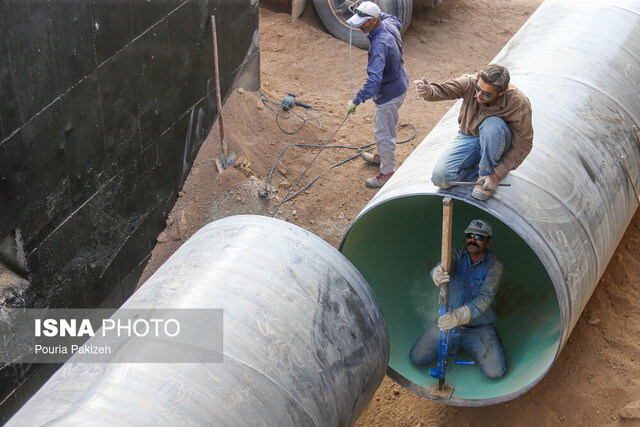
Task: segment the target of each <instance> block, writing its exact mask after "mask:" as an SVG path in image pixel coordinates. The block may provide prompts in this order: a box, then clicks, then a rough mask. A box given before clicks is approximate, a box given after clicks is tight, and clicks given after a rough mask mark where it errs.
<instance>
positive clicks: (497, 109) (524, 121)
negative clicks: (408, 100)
mask: <svg viewBox="0 0 640 427" xmlns="http://www.w3.org/2000/svg"><path fill="white" fill-rule="evenodd" d="M509 80H510V76H509V70H507V68H506V67H503V66H501V65H497V64H489V65H487V66H486V67H484V68H483V69H482V70H481V71H480V72H478V73H476V74H474V75H468V74H465V75H463V76H460V77H458V78H456V79H451V80H447V81H446V82H444V83H429V82H428V81H427V80H425V79H424V78H423V79H422V80H416V81H415V82H414V83H415V87H416V92H417V93H418V95H419V96H421V97H422V98H424V99H425V100H427V101H443V100H451V99H458V98H462V99H463V101H462V107H461V108H460V114H459V116H458V122H459V123H460V131H459V132H458V135H457V136H456V137H455V139H454V140H453V143H452V144H449V145H447V147H446V148H445V149H444V151H443V152H442V154H441V155H440V157H439V158H438V160H437V162H436V165H435V166H434V168H433V172H432V176H431V180H432V181H433V183H434V184H435V185H437V186H438V187H441V188H449V187H451V185H452V184H450V183H452V182H456V181H466V182H472V181H475V180H476V176H477V177H478V178H477V181H476V182H477V184H476V185H475V186H474V188H473V192H472V193H471V196H472V197H474V198H476V199H478V200H487V199H489V198H490V197H491V196H492V195H493V192H494V190H495V189H496V188H497V187H498V184H499V183H500V180H501V179H502V178H504V177H505V176H506V175H507V174H508V173H509V171H511V170H513V169H515V168H517V167H518V166H520V164H521V163H522V161H523V160H524V159H525V157H527V155H528V154H529V152H530V151H531V148H532V147H533V127H532V125H531V103H530V102H529V99H528V98H527V97H526V96H525V95H524V94H523V93H522V92H521V91H520V90H519V89H518V88H517V87H515V86H513V85H510V84H509Z"/></svg>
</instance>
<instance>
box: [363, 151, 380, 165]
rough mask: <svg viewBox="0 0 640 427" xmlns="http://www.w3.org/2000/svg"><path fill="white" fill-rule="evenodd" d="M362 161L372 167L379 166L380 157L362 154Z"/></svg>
mask: <svg viewBox="0 0 640 427" xmlns="http://www.w3.org/2000/svg"><path fill="white" fill-rule="evenodd" d="M362 159H363V160H364V161H365V162H367V163H371V164H372V165H379V164H380V155H379V154H375V155H374V154H371V153H362Z"/></svg>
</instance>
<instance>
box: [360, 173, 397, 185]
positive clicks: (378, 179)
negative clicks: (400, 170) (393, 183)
mask: <svg viewBox="0 0 640 427" xmlns="http://www.w3.org/2000/svg"><path fill="white" fill-rule="evenodd" d="M392 176H393V172H391V173H388V174H386V175H383V174H382V173H379V174H378V176H374V177H372V178H367V180H366V181H365V182H364V183H365V184H366V185H367V187H369V188H380V187H382V186H383V185H385V184H386V183H387V181H389V178H391V177H392Z"/></svg>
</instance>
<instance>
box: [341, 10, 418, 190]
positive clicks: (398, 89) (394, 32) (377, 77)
mask: <svg viewBox="0 0 640 427" xmlns="http://www.w3.org/2000/svg"><path fill="white" fill-rule="evenodd" d="M347 23H348V24H349V25H351V26H352V27H355V28H359V29H360V30H361V31H362V32H363V33H365V34H368V35H367V38H369V62H368V64H367V74H368V75H369V77H368V78H367V81H366V82H365V83H364V85H363V86H362V88H361V89H360V90H359V91H358V93H357V94H356V96H355V98H353V99H352V100H351V101H349V103H348V104H347V112H348V113H349V114H354V113H355V111H356V107H357V106H358V105H359V104H360V103H362V102H364V101H366V100H367V99H369V98H373V102H374V103H375V104H376V114H375V117H374V136H375V140H376V144H377V147H378V154H376V155H373V154H370V153H362V158H363V159H364V160H365V161H366V162H369V163H371V164H373V165H380V173H379V174H378V175H377V176H375V177H372V178H368V179H367V180H366V181H365V184H366V185H367V187H369V188H380V187H382V186H383V185H384V184H385V183H386V182H387V181H388V180H389V178H391V176H392V175H393V173H394V172H395V171H396V125H397V124H398V119H399V118H400V113H399V112H398V110H399V108H400V106H401V105H402V103H403V102H404V97H405V94H406V92H407V88H408V87H409V75H408V74H407V71H406V70H405V69H404V58H403V57H402V39H401V38H400V28H402V22H400V20H399V19H398V18H397V17H395V16H393V15H389V14H387V13H382V12H381V11H380V8H379V7H378V5H377V4H375V3H373V2H370V1H365V2H362V3H361V4H360V5H359V6H358V7H357V8H356V14H355V15H353V16H352V17H351V18H349V20H348V21H347Z"/></svg>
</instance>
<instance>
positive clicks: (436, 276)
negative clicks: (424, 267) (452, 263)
mask: <svg viewBox="0 0 640 427" xmlns="http://www.w3.org/2000/svg"><path fill="white" fill-rule="evenodd" d="M431 277H433V283H435V284H436V286H442V285H444V284H446V283H449V273H447V272H446V271H444V268H442V264H440V265H438V266H437V267H436V268H434V269H433V273H431Z"/></svg>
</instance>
